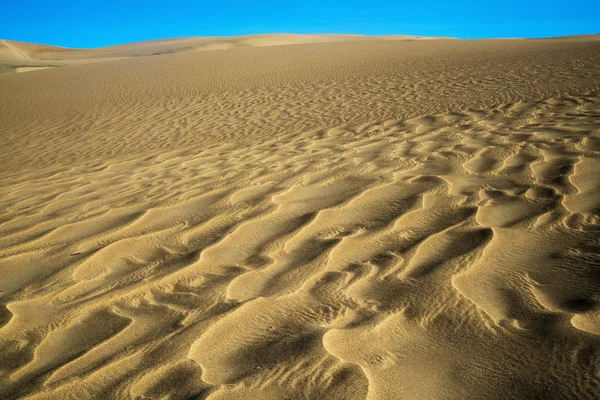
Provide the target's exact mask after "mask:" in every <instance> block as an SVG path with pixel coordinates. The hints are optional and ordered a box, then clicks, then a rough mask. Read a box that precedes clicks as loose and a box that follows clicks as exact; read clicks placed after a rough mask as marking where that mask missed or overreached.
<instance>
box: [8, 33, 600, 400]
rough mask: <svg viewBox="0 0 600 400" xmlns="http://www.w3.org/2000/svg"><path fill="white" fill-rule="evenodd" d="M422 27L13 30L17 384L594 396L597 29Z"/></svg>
mask: <svg viewBox="0 0 600 400" xmlns="http://www.w3.org/2000/svg"><path fill="white" fill-rule="evenodd" d="M416 39H417V38H410V37H387V38H386V37H380V38H367V37H360V36H343V35H326V36H321V35H308V36H298V35H260V36H251V37H239V38H216V39H214V38H213V39H207V38H194V39H178V40H165V41H154V42H145V43H136V44H130V45H123V46H114V47H110V48H103V49H92V50H90V49H87V50H72V49H62V48H56V47H50V46H41V45H32V44H25V43H18V42H10V41H2V42H0V72H4V73H2V74H0V139H1V146H0V165H1V166H2V167H1V171H2V174H1V175H0V277H1V278H0V291H1V293H0V398H2V399H12V398H27V399H87V398H90V399H92V398H94V399H129V398H132V399H205V398H206V399H209V400H217V399H244V400H248V399H340V400H346V399H349V400H351V399H369V400H375V399H378V400H379V399H382V400H383V399H408V400H413V399H426V400H430V399H467V398H470V399H597V398H599V397H600V336H599V335H600V250H599V249H600V91H599V90H600V68H599V67H598V66H599V65H600V41H599V40H598V37H597V36H584V37H575V38H556V39H544V40H481V41H461V40H427V41H425V40H416ZM42 67H46V68H44V69H42ZM53 67H55V68H53ZM15 71H21V72H24V73H15Z"/></svg>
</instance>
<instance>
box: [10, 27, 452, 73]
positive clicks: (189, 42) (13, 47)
mask: <svg viewBox="0 0 600 400" xmlns="http://www.w3.org/2000/svg"><path fill="white" fill-rule="evenodd" d="M431 39H446V38H441V37H426V36H400V35H396V36H364V35H332V34H331V35H298V34H264V35H250V36H222V37H198V38H181V39H164V40H153V41H147V42H139V43H129V44H123V45H115V46H108V47H101V48H91V49H68V48H64V47H56V46H47V45H38V44H32V43H23V42H15V41H9V40H2V41H0V73H2V72H28V71H33V70H36V69H38V68H50V67H60V66H65V65H73V64H85V63H90V62H99V61H106V60H107V59H108V60H111V59H120V58H130V57H142V56H156V55H161V54H173V53H183V52H196V51H205V50H227V49H235V48H244V47H264V46H281V45H293V44H307V43H335V42H355V41H385V40H404V41H405V40H411V41H412V40H431Z"/></svg>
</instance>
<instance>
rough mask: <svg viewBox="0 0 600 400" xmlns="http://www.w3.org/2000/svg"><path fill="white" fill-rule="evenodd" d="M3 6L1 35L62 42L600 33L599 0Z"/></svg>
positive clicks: (37, 0) (128, 1) (75, 1)
mask: <svg viewBox="0 0 600 400" xmlns="http://www.w3.org/2000/svg"><path fill="white" fill-rule="evenodd" d="M494 3H495V4H494ZM0 12H1V13H2V17H1V18H0V21H1V23H0V38H2V39H12V40H20V41H26V42H35V43H44V44H53V45H59V46H66V47H98V46H107V45H112V44H119V43H127V42H134V41H142V40H150V39H164V38H173V37H189V36H234V35H245V34H251V33H360V34H367V35H387V34H408V35H423V36H425V35H429V36H452V37H459V38H487V37H548V36H559V35H572V34H582V33H600V0H572V1H564V0H563V1H555V0H549V1H542V0H507V1H498V2H492V1H479V0H466V1H452V0H435V1H419V0H412V1H381V0H365V1H357V0H345V1H327V0H321V1H318V0H304V1H292V2H289V1H286V0H279V1H271V0H267V1H260V0H259V1H238V0H223V1H203V0H197V1H188V0H172V1H166V0H163V1H155V0H146V1H138V0H119V1H116V0H105V1H94V0H71V1H64V0H55V1H52V0H32V1H17V0H15V1H12V0H8V1H5V2H3V4H2V5H0Z"/></svg>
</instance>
